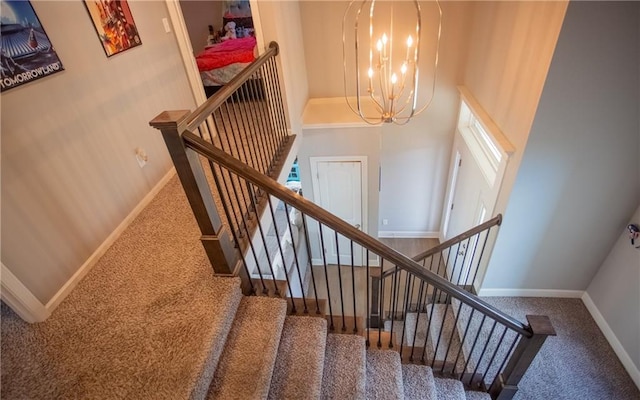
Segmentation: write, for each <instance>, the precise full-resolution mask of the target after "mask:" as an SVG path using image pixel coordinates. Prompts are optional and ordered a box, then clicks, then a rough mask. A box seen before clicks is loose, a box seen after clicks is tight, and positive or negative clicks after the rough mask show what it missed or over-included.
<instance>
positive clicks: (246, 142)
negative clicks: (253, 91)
mask: <svg viewBox="0 0 640 400" xmlns="http://www.w3.org/2000/svg"><path fill="white" fill-rule="evenodd" d="M241 94H242V92H241V91H240V90H236V98H237V99H238V101H235V102H232V103H231V104H232V105H233V115H234V116H235V118H236V125H238V129H239V130H240V128H242V129H241V130H242V133H243V134H242V135H241V137H242V138H243V140H241V143H242V148H243V149H244V157H245V160H247V164H248V165H249V166H251V168H253V169H255V170H257V171H259V170H260V167H259V166H258V159H257V157H256V154H255V149H254V150H253V151H252V144H253V142H252V141H251V138H250V135H251V129H249V127H248V124H247V121H246V113H242V112H238V109H239V108H241V107H240V106H239V105H238V103H239V101H240V95H241ZM238 116H239V118H238Z"/></svg>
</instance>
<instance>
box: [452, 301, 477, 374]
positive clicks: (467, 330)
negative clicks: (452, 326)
mask: <svg viewBox="0 0 640 400" xmlns="http://www.w3.org/2000/svg"><path fill="white" fill-rule="evenodd" d="M460 304H462V303H460ZM470 308H471V314H470V315H469V321H468V322H467V327H466V328H465V329H464V334H463V335H462V340H461V341H460V348H459V349H458V354H457V355H456V360H455V361H454V362H453V368H454V372H455V367H456V366H457V365H458V360H459V359H460V355H461V354H462V348H463V347H464V343H465V340H467V333H469V328H470V327H471V321H473V314H474V313H475V312H476V310H475V308H473V307H470ZM458 312H462V311H461V310H458ZM469 356H471V354H470V355H469ZM460 373H461V374H462V373H464V371H461V372H460Z"/></svg>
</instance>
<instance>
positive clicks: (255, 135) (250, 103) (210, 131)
mask: <svg viewBox="0 0 640 400" xmlns="http://www.w3.org/2000/svg"><path fill="white" fill-rule="evenodd" d="M277 54H278V44H277V43H275V42H271V43H270V45H269V48H268V49H267V50H266V52H265V53H264V54H262V55H261V56H260V57H258V58H257V59H256V60H255V61H254V62H253V63H251V64H250V65H248V66H247V67H246V68H245V69H243V70H242V71H241V72H240V73H239V74H238V75H236V76H235V77H234V79H232V80H231V81H230V82H229V83H228V84H226V85H224V86H223V87H222V88H221V89H220V90H219V91H218V92H217V93H216V94H215V95H214V96H212V97H210V98H209V99H208V100H207V101H206V102H205V103H204V104H202V105H201V106H199V107H198V108H197V109H196V110H194V111H193V112H189V111H185V110H181V111H165V112H163V113H161V114H160V115H158V116H157V117H156V118H154V119H153V120H152V121H151V122H150V125H151V126H153V127H155V128H157V129H159V130H160V131H161V132H162V135H163V138H164V140H165V143H166V145H167V149H168V150H169V154H170V156H171V159H172V161H173V163H174V165H175V167H176V172H177V174H178V177H179V178H180V181H181V183H182V186H183V187H184V189H185V192H186V194H187V198H188V200H189V203H190V205H191V208H192V209H193V212H194V214H195V216H196V220H197V221H198V225H199V227H200V231H201V232H202V237H201V241H202V244H203V246H204V248H205V251H206V253H207V256H208V258H209V260H210V261H211V264H212V266H213V268H214V271H215V272H216V273H217V274H221V275H225V274H227V275H228V274H234V273H236V272H237V269H238V257H237V254H236V251H235V248H242V249H246V247H247V243H248V241H249V240H251V238H250V237H248V236H247V233H248V232H253V231H254V230H255V227H256V221H255V220H252V219H251V216H252V215H253V211H254V208H256V207H257V208H258V209H260V210H264V207H265V204H263V203H261V204H256V202H255V198H254V197H253V195H252V194H251V193H249V191H248V190H247V187H246V186H243V185H241V184H240V183H239V181H238V180H237V179H236V178H235V177H232V176H231V175H229V174H228V173H227V172H226V171H221V170H220V169H218V168H217V167H216V166H215V165H214V164H213V163H212V162H211V161H207V160H204V161H203V160H201V158H200V157H199V156H198V155H196V154H194V153H192V152H188V151H186V149H185V147H184V143H183V142H182V139H181V134H182V132H184V131H189V132H194V133H197V134H198V136H199V137H200V138H202V139H203V140H205V141H207V142H209V143H211V144H212V145H213V146H215V147H217V148H219V149H221V150H222V151H225V152H226V153H228V154H230V155H232V156H233V157H235V158H237V159H238V160H241V161H242V162H243V163H245V164H246V165H249V166H251V167H252V168H254V169H255V170H256V171H258V172H260V173H262V174H265V175H267V176H271V177H274V178H276V177H277V176H278V175H279V174H280V172H281V170H282V167H283V166H284V161H285V158H286V155H287V154H288V153H289V150H290V148H291V146H292V145H293V142H294V140H295V135H289V132H288V129H287V121H286V115H285V109H284V102H283V99H282V94H281V93H282V91H281V90H280V80H279V75H278V67H277V63H276V56H277ZM201 164H202V165H201ZM207 182H212V183H211V184H210V185H209V184H208V183H207ZM211 187H215V189H211Z"/></svg>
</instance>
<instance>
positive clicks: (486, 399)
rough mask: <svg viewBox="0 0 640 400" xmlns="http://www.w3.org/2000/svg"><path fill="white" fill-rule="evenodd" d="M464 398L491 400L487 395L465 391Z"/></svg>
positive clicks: (468, 399)
mask: <svg viewBox="0 0 640 400" xmlns="http://www.w3.org/2000/svg"><path fill="white" fill-rule="evenodd" d="M465 396H466V398H467V400H491V396H490V395H489V393H485V392H476V391H474V390H467V391H466V392H465Z"/></svg>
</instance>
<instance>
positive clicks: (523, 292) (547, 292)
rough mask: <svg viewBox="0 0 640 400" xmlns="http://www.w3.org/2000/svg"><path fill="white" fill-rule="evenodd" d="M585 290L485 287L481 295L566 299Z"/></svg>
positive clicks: (575, 297) (578, 295) (576, 296)
mask: <svg viewBox="0 0 640 400" xmlns="http://www.w3.org/2000/svg"><path fill="white" fill-rule="evenodd" d="M583 294H584V290H556V289H504V288H502V289H498V288H496V289H494V288H483V289H480V293H479V294H478V295H479V296H480V297H558V298H565V299H580V298H582V295H583Z"/></svg>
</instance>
